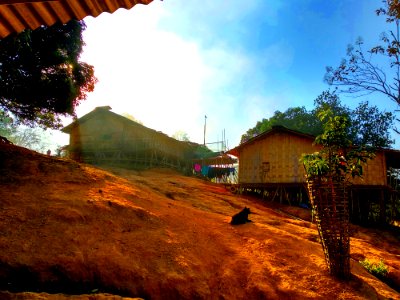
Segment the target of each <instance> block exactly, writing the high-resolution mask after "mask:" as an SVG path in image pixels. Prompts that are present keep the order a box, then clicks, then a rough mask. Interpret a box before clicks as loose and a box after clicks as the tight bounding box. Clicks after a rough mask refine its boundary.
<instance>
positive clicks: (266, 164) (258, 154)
mask: <svg viewBox="0 0 400 300" xmlns="http://www.w3.org/2000/svg"><path fill="white" fill-rule="evenodd" d="M315 151H317V149H316V148H315V147H313V146H312V140H310V139H307V138H304V137H300V136H296V135H293V134H288V133H284V132H275V133H271V134H270V135H268V136H266V137H265V138H264V139H260V140H256V141H254V142H253V143H251V144H249V145H246V146H245V147H243V148H242V149H241V152H240V162H239V182H240V183H302V182H304V178H305V173H304V167H303V165H302V164H301V163H300V162H299V158H300V156H301V154H302V153H312V152H315Z"/></svg>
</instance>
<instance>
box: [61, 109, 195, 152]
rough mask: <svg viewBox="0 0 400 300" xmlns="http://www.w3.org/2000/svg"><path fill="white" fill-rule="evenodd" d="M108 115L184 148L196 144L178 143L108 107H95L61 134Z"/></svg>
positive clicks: (65, 128)
mask: <svg viewBox="0 0 400 300" xmlns="http://www.w3.org/2000/svg"><path fill="white" fill-rule="evenodd" d="M105 114H107V115H109V116H111V117H112V118H114V119H115V120H118V121H119V122H121V123H124V124H127V126H134V127H135V128H139V129H140V130H143V131H145V132H148V133H149V134H154V135H155V136H157V137H162V138H163V139H164V140H165V139H167V140H169V141H171V142H173V143H176V144H179V145H180V146H185V147H193V146H195V145H197V144H195V143H192V142H184V141H178V140H176V139H174V138H172V137H170V136H168V135H167V134H165V133H163V132H161V131H157V130H154V129H151V128H148V127H146V126H144V125H142V124H140V123H138V122H135V121H133V120H130V119H128V118H125V117H124V116H121V115H119V114H116V113H114V112H112V111H111V107H110V106H99V107H96V108H95V109H94V110H92V111H91V112H89V113H87V114H86V115H84V116H82V117H81V118H79V119H77V120H75V121H73V122H72V123H71V124H69V125H67V126H65V127H64V128H62V129H61V131H62V132H64V133H68V134H70V133H71V131H72V130H73V128H74V127H76V126H80V125H82V124H83V123H85V122H87V121H89V120H91V119H95V118H98V117H99V116H101V115H105Z"/></svg>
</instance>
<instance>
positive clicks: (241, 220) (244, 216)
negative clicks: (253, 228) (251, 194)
mask: <svg viewBox="0 0 400 300" xmlns="http://www.w3.org/2000/svg"><path fill="white" fill-rule="evenodd" d="M249 214H251V211H250V208H247V207H244V208H243V210H242V211H240V212H238V213H237V214H236V215H234V216H233V217H232V220H231V224H232V225H239V224H245V223H247V222H251V220H249Z"/></svg>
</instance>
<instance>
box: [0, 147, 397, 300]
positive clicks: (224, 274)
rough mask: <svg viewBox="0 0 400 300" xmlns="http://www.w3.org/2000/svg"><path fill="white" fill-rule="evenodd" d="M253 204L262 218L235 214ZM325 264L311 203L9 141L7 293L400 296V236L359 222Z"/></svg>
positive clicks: (3, 279)
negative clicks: (285, 201)
mask: <svg viewBox="0 0 400 300" xmlns="http://www.w3.org/2000/svg"><path fill="white" fill-rule="evenodd" d="M244 206H247V207H250V209H251V211H252V212H254V213H253V214H251V215H250V219H251V220H252V222H250V223H246V224H244V225H237V226H232V225H230V224H229V222H230V220H231V216H232V215H234V214H235V213H237V212H238V211H240V210H241V209H242V208H243V207H244ZM351 231H352V238H351V257H352V259H351V262H352V274H353V275H352V279H351V280H350V281H349V282H344V281H340V280H338V279H335V278H333V277H331V276H330V275H329V274H328V272H327V269H326V265H325V261H324V256H323V252H322V247H321V245H320V243H319V241H318V233H317V230H316V226H315V225H314V224H312V223H311V222H310V211H309V210H305V209H301V208H296V207H288V206H283V205H279V204H278V203H274V202H272V203H271V202H265V201H262V200H260V199H256V198H251V197H246V196H240V195H235V194H232V193H230V192H229V191H227V190H225V188H224V187H223V186H221V185H217V184H214V183H210V182H207V181H204V180H201V179H198V178H195V177H186V176H182V175H180V174H179V173H177V172H175V171H173V170H168V169H152V170H148V171H141V172H139V171H132V170H123V169H116V168H114V169H112V168H109V169H108V171H105V170H101V169H98V168H95V167H91V166H88V165H85V164H78V163H76V162H73V161H70V160H66V159H58V158H54V157H49V156H45V155H41V154H37V153H35V152H31V151H29V150H26V149H23V148H19V147H15V146H10V145H0V299H41V300H42V299H79V300H83V299H91V300H96V299H127V298H125V297H131V298H134V297H138V298H143V299H400V294H399V293H398V292H396V291H395V290H393V289H392V288H390V287H389V286H388V285H386V284H385V283H383V282H381V281H380V280H378V279H377V278H375V277H374V276H372V275H370V274H369V273H368V272H367V271H366V270H365V269H364V268H363V267H362V266H361V265H360V264H359V263H358V261H359V260H362V259H364V258H368V259H369V260H372V261H379V260H380V259H383V260H384V262H385V264H386V265H387V266H389V271H390V273H389V276H390V278H391V279H392V281H393V282H395V283H400V237H399V236H396V235H395V234H392V233H389V232H386V231H380V230H372V229H365V228H361V227H357V226H352V227H351Z"/></svg>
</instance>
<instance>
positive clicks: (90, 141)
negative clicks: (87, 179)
mask: <svg viewBox="0 0 400 300" xmlns="http://www.w3.org/2000/svg"><path fill="white" fill-rule="evenodd" d="M62 131H63V132H65V133H68V134H69V135H70V141H69V145H68V146H67V152H68V153H69V156H70V157H71V158H72V159H74V160H77V161H83V162H87V163H95V164H102V163H107V164H118V165H124V166H129V167H139V168H140V167H152V166H168V167H175V168H181V169H182V168H191V164H192V163H191V159H192V158H193V157H192V154H193V149H194V148H195V147H196V145H197V144H194V143H191V142H182V141H178V140H176V139H174V138H171V137H169V136H167V135H166V134H164V133H162V132H160V131H156V130H153V129H150V128H147V127H145V126H143V125H141V124H139V123H137V122H135V121H132V120H130V119H128V118H125V117H123V116H121V115H118V114H116V113H113V112H112V111H111V107H109V106H103V107H97V108H96V109H94V110H93V111H91V112H90V113H88V114H86V115H84V116H83V117H81V118H79V119H77V120H75V121H74V122H72V123H71V124H69V125H68V126H66V127H64V128H63V129H62Z"/></svg>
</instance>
